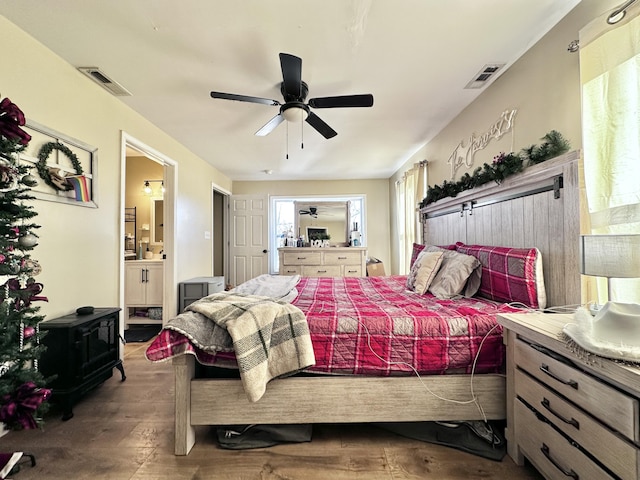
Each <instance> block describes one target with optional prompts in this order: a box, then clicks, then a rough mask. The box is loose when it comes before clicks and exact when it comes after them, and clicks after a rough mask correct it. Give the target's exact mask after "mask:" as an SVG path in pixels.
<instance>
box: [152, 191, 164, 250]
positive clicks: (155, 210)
mask: <svg viewBox="0 0 640 480" xmlns="http://www.w3.org/2000/svg"><path fill="white" fill-rule="evenodd" d="M150 213H151V219H150V222H149V223H150V228H151V231H150V232H149V233H150V236H151V238H150V240H151V242H150V243H151V245H162V244H163V242H164V202H163V199H162V197H151V208H150Z"/></svg>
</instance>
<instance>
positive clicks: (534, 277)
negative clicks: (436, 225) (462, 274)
mask: <svg viewBox="0 0 640 480" xmlns="http://www.w3.org/2000/svg"><path fill="white" fill-rule="evenodd" d="M456 251H458V252H460V253H464V254H466V255H471V256H473V257H476V258H477V259H478V260H479V261H480V264H481V265H482V277H481V280H480V288H479V289H478V294H479V295H480V296H482V297H486V298H489V299H491V300H495V301H498V302H507V303H508V302H520V303H523V304H525V305H527V306H528V307H531V308H545V307H546V304H547V296H546V292H545V289H544V277H543V274H542V257H541V255H540V251H539V250H538V249H537V248H508V247H487V246H483V245H464V244H462V243H458V244H457V245H456Z"/></svg>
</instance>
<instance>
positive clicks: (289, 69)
mask: <svg viewBox="0 0 640 480" xmlns="http://www.w3.org/2000/svg"><path fill="white" fill-rule="evenodd" d="M280 66H281V67H282V81H283V83H284V90H285V92H287V95H291V96H292V97H293V99H294V100H297V99H299V98H300V94H301V92H302V59H301V58H299V57H296V56H295V55H290V54H288V53H281V54H280ZM285 100H286V101H289V100H287V99H286V98H285Z"/></svg>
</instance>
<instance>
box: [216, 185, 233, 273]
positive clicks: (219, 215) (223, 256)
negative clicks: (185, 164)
mask: <svg viewBox="0 0 640 480" xmlns="http://www.w3.org/2000/svg"><path fill="white" fill-rule="evenodd" d="M229 195H230V193H229V192H226V191H224V190H222V189H221V188H220V187H218V186H217V185H213V198H212V202H213V203H212V205H213V209H212V210H213V232H212V236H211V243H212V246H213V255H212V257H213V268H212V272H213V276H214V277H225V281H226V279H227V263H228V259H227V245H228V244H229V235H228V228H227V227H228V225H229V223H228V219H227V212H228V211H229Z"/></svg>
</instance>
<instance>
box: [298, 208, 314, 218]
mask: <svg viewBox="0 0 640 480" xmlns="http://www.w3.org/2000/svg"><path fill="white" fill-rule="evenodd" d="M298 214H299V215H309V216H310V217H311V218H318V207H309V210H298Z"/></svg>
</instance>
